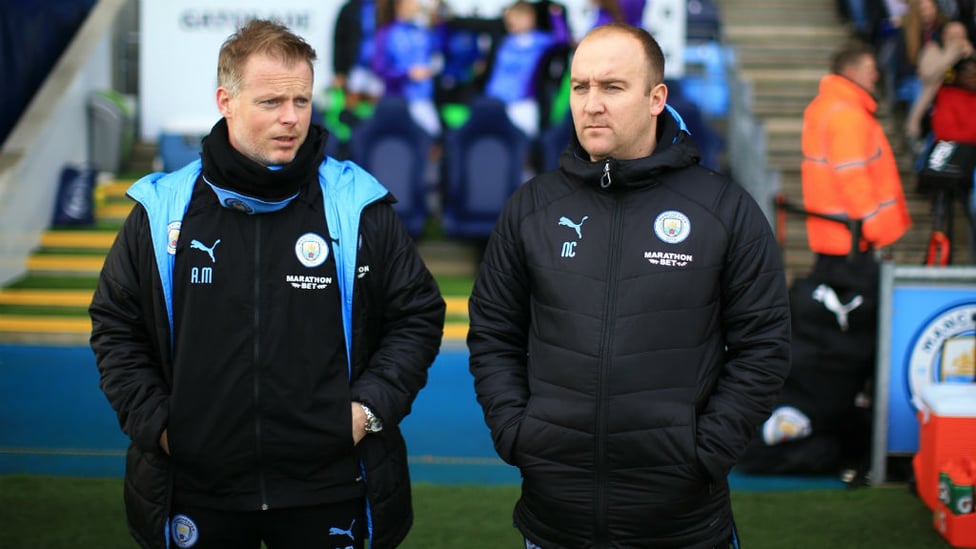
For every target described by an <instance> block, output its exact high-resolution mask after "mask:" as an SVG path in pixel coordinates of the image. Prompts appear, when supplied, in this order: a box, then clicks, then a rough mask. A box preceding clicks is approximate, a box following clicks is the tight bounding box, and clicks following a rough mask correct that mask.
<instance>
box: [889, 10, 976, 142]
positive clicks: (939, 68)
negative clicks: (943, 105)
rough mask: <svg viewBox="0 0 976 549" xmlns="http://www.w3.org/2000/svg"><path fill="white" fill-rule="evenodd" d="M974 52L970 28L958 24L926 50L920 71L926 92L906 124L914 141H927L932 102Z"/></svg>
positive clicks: (946, 28) (945, 28)
mask: <svg viewBox="0 0 976 549" xmlns="http://www.w3.org/2000/svg"><path fill="white" fill-rule="evenodd" d="M973 52H974V50H973V44H972V42H970V41H969V37H968V35H967V33H966V27H965V26H964V25H963V24H962V23H960V22H958V21H949V22H948V23H946V24H945V25H944V26H943V28H942V36H941V39H939V40H932V41H930V42H929V43H928V44H926V45H925V47H923V48H922V52H921V54H920V55H919V58H918V71H917V75H918V79H919V81H920V82H921V83H922V91H921V92H920V93H919V95H918V97H917V98H915V102H914V103H913V104H912V108H911V110H910V111H909V113H908V117H907V119H906V121H905V133H906V134H907V136H908V138H909V139H910V140H911V141H913V142H916V143H918V142H920V140H921V139H922V138H923V137H924V135H925V133H926V131H925V127H924V126H925V122H926V119H927V118H928V115H929V110H930V109H931V107H932V101H933V100H934V99H935V95H936V93H938V91H939V88H940V87H941V86H942V82H943V80H945V77H946V74H947V73H948V72H949V71H950V70H951V69H952V67H953V65H955V64H956V63H957V62H959V61H960V60H961V59H963V58H966V57H969V56H971V55H972V54H973ZM916 152H918V150H916Z"/></svg>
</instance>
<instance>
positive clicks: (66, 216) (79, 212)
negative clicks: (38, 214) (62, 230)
mask: <svg viewBox="0 0 976 549" xmlns="http://www.w3.org/2000/svg"><path fill="white" fill-rule="evenodd" d="M95 175H96V174H95V170H94V169H91V168H79V167H73V166H68V167H65V168H64V169H63V170H61V179H60V181H59V182H58V196H57V200H56V201H55V205H54V216H53V219H52V220H51V223H52V225H54V226H65V225H81V226H90V225H93V224H94V223H95Z"/></svg>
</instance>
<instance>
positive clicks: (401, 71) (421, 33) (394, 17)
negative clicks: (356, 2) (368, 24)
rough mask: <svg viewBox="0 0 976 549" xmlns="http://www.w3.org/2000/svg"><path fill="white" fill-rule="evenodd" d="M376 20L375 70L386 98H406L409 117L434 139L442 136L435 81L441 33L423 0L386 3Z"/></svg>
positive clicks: (390, 1)
mask: <svg viewBox="0 0 976 549" xmlns="http://www.w3.org/2000/svg"><path fill="white" fill-rule="evenodd" d="M380 8H381V9H380V11H379V17H378V19H377V24H378V30H377V35H376V45H375V48H376V55H375V56H374V57H373V63H372V67H373V70H374V71H375V72H376V74H377V75H379V77H380V78H381V79H382V80H383V82H384V85H385V88H386V94H387V95H393V96H400V97H405V98H406V99H407V102H408V103H409V105H410V114H411V115H412V116H413V118H414V120H415V121H416V122H417V124H418V125H419V126H420V127H421V128H423V129H424V131H426V132H427V133H428V134H430V135H431V136H432V137H439V136H440V134H441V121H440V114H439V113H438V111H437V106H436V104H435V103H434V77H435V76H436V74H437V72H438V69H439V67H437V66H435V63H436V62H437V61H438V52H439V50H440V44H439V43H438V40H437V38H438V33H437V32H435V31H434V30H433V29H432V28H431V27H430V25H431V18H430V15H431V14H429V13H428V12H427V11H426V10H425V9H424V6H423V4H421V2H420V0H383V1H382V4H381V6H380Z"/></svg>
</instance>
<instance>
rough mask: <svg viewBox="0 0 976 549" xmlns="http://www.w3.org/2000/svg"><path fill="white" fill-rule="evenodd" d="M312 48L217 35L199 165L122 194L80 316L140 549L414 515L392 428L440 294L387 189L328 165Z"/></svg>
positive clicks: (297, 535)
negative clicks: (115, 425) (215, 115)
mask: <svg viewBox="0 0 976 549" xmlns="http://www.w3.org/2000/svg"><path fill="white" fill-rule="evenodd" d="M314 60H315V50H314V49H312V47H311V46H309V45H308V44H307V43H306V42H305V41H304V40H302V39H301V37H299V36H296V35H295V34H293V33H291V32H290V31H289V30H288V29H287V28H286V27H284V26H283V25H281V24H279V23H276V22H272V21H267V20H260V19H255V20H251V21H248V22H247V23H246V25H245V26H244V27H243V28H241V29H239V30H238V31H237V32H236V33H235V34H233V35H232V36H230V37H229V38H228V39H227V41H225V42H224V45H223V46H222V47H221V49H220V55H219V60H218V68H217V84H218V87H217V93H216V100H217V107H218V109H219V110H220V113H221V115H222V116H223V117H222V118H221V119H220V121H218V122H217V123H216V124H215V125H214V127H213V129H212V130H211V132H210V134H209V135H208V136H207V137H205V138H204V140H203V151H202V154H201V159H199V160H196V161H194V162H193V163H191V164H188V165H187V166H186V167H184V168H182V169H180V170H178V171H176V172H173V173H169V174H163V173H158V174H152V175H148V176H146V177H144V178H142V179H140V180H138V181H137V182H136V183H135V184H134V185H133V186H132V187H131V188H130V189H129V196H130V197H132V198H133V199H135V201H136V205H135V207H134V208H133V209H132V212H131V213H130V215H129V217H128V218H127V219H126V221H125V224H124V226H123V227H122V229H121V231H120V232H119V235H118V237H117V239H116V240H115V243H114V244H113V245H112V248H111V250H110V251H109V253H108V256H107V257H106V260H105V265H104V267H103V268H102V271H101V274H100V276H99V282H98V286H97V288H96V290H95V295H94V298H93V300H92V303H91V306H90V308H89V312H90V314H91V318H92V332H91V345H92V349H93V350H94V352H95V358H96V362H97V365H98V369H99V372H100V373H101V388H102V390H103V391H104V392H105V395H106V397H107V398H108V401H109V402H110V403H111V405H112V407H113V408H114V409H115V411H116V413H117V414H118V419H119V422H120V424H121V427H122V429H123V431H125V433H126V435H128V436H129V438H130V439H131V443H130V445H129V449H128V458H127V461H126V465H127V466H126V481H125V502H126V507H127V509H126V510H127V514H128V522H129V530H130V532H131V533H132V535H133V537H134V538H135V539H136V541H137V542H138V544H139V545H140V546H142V547H147V548H148V547H153V548H162V547H169V546H170V544H171V542H172V544H173V545H175V546H177V547H193V546H196V547H220V548H240V547H252V548H256V547H258V546H259V545H261V544H262V542H264V543H263V544H264V546H266V547H335V546H336V542H337V541H341V542H342V543H341V544H340V546H342V547H354V548H356V549H362V548H363V547H364V546H365V544H366V541H365V540H366V539H367V538H368V539H369V540H370V542H369V546H370V547H375V548H381V547H385V548H390V547H396V546H397V545H398V544H399V543H400V542H401V541H402V540H403V538H404V537H405V536H406V534H407V532H408V530H409V529H410V524H411V520H412V512H411V507H410V505H411V504H410V486H409V482H410V479H409V475H408V474H407V455H406V447H405V445H404V441H403V439H402V437H401V435H400V431H399V429H398V428H397V425H398V424H399V423H400V421H401V420H402V419H403V418H404V416H406V415H407V414H408V413H409V411H410V407H411V404H412V402H413V400H414V398H415V397H416V395H417V392H418V391H419V390H420V389H421V388H422V387H423V386H424V384H425V383H426V380H427V369H428V368H429V367H430V365H431V363H432V362H433V360H434V358H435V356H436V355H437V352H438V349H439V347H440V342H441V335H442V330H443V322H444V300H443V299H442V298H441V296H440V293H439V290H438V288H437V283H436V282H435V281H434V279H433V277H432V276H431V275H430V272H428V270H427V268H426V267H425V266H424V262H423V261H422V259H421V257H420V255H419V254H418V253H417V250H416V248H415V246H414V244H413V241H412V239H411V238H410V236H409V235H408V234H407V232H406V230H405V229H404V227H403V225H402V224H401V221H400V219H399V217H398V216H397V214H396V212H395V211H394V210H393V208H392V206H391V199H390V196H389V193H388V191H387V190H386V189H385V188H383V187H382V186H381V185H380V184H379V183H378V182H377V181H376V179H375V178H373V177H372V176H371V175H370V174H368V173H366V172H365V171H363V170H362V169H360V168H359V167H357V166H356V165H354V164H351V163H348V162H339V161H336V160H334V159H331V158H327V157H326V155H325V140H326V138H327V137H328V136H327V135H326V133H325V131H324V130H323V129H322V128H321V126H319V125H316V124H312V123H311V110H312V93H313V89H314V88H313V72H312V71H313V62H314ZM357 273H358V275H357ZM367 308H368V310H367ZM353 334H355V336H353ZM366 479H368V481H367V480H366ZM337 532H338V533H337ZM167 536H170V537H171V538H172V539H171V540H169V539H167ZM338 538H342V539H341V540H339V539H338Z"/></svg>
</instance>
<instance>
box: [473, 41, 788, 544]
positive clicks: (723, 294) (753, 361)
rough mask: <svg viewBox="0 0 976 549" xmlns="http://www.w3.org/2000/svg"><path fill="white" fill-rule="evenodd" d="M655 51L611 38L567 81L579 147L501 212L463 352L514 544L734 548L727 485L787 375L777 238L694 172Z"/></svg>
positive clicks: (729, 190) (726, 184)
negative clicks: (513, 474) (509, 501)
mask: <svg viewBox="0 0 976 549" xmlns="http://www.w3.org/2000/svg"><path fill="white" fill-rule="evenodd" d="M663 74H664V57H663V55H662V53H661V49H660V47H659V46H658V44H657V43H656V42H655V41H654V39H653V38H652V37H651V36H650V35H649V34H648V33H647V32H646V31H644V30H642V29H638V28H634V27H629V26H626V25H619V24H611V25H606V26H603V27H598V28H596V29H595V30H593V31H591V32H590V33H589V34H588V35H587V36H586V37H585V38H584V39H583V40H582V41H581V42H580V44H579V46H578V48H577V51H576V53H575V56H574V59H573V63H572V69H571V78H572V83H571V90H572V91H571V98H570V106H571V109H572V114H573V120H574V125H575V130H576V131H575V138H574V139H573V140H572V142H571V144H570V146H569V148H568V149H567V151H566V152H564V153H563V155H562V158H561V159H560V167H559V169H557V170H554V171H552V172H549V173H545V174H542V175H540V176H538V177H537V178H535V179H534V180H532V181H530V182H529V183H527V184H526V185H525V186H523V187H522V188H521V189H519V190H518V191H517V192H516V193H515V194H514V195H513V196H512V198H511V199H510V200H509V203H508V204H507V205H506V207H505V209H504V211H503V212H502V214H501V216H500V217H499V220H498V223H497V225H496V227H495V230H494V233H493V234H492V236H491V239H490V242H489V244H488V247H487V249H486V252H485V258H484V262H483V264H482V266H481V270H480V272H479V274H478V278H477V281H476V283H475V287H474V290H473V293H472V296H471V302H470V316H471V329H470V332H469V335H468V346H469V348H470V351H471V358H470V360H471V362H470V368H471V373H472V374H473V376H474V380H475V388H476V392H477V395H478V401H479V402H480V404H481V406H482V408H483V409H484V413H485V421H486V422H487V424H488V426H489V427H490V429H491V434H492V438H493V440H494V443H495V449H496V450H497V452H498V454H499V455H500V456H501V457H502V459H504V460H505V461H506V462H508V463H510V464H513V465H515V466H517V467H519V469H520V471H521V474H522V479H523V482H522V497H521V499H520V500H519V501H518V503H517V504H516V506H515V512H514V518H515V523H516V525H517V527H518V528H519V530H520V531H521V532H522V534H524V536H525V538H526V547H542V548H543V549H554V548H577V547H579V548H582V547H631V548H647V547H653V548H681V549H705V548H712V547H725V546H727V545H729V544H735V543H738V538H737V535H736V534H735V528H734V525H733V521H732V509H731V504H730V498H729V487H728V482H727V475H728V473H729V471H730V470H731V469H732V467H733V465H734V464H735V462H736V459H737V457H738V456H739V454H740V453H741V452H742V450H743V449H744V448H745V447H746V445H747V444H748V442H749V441H750V438H751V437H752V434H753V433H754V432H755V431H756V428H757V427H758V426H759V425H760V424H761V423H762V422H763V420H764V419H765V418H766V417H767V416H768V414H769V412H770V408H771V406H772V404H773V403H774V402H775V400H776V397H777V395H778V393H779V391H780V389H781V387H782V384H783V380H784V378H785V377H786V375H787V373H788V370H789V359H790V356H789V343H790V342H789V337H790V319H789V304H788V298H787V289H786V280H785V277H784V273H783V267H782V261H781V258H780V255H779V250H778V248H777V245H776V241H775V239H774V237H773V234H772V232H771V230H770V227H769V224H768V222H767V221H766V218H765V217H764V216H763V214H762V212H761V210H760V208H759V207H758V206H757V204H756V203H755V201H754V200H753V199H752V198H751V197H750V196H749V195H748V194H747V193H746V192H745V191H744V190H743V189H742V188H741V187H739V186H738V185H736V184H735V183H733V182H731V181H730V180H729V179H727V178H725V177H723V176H721V175H719V174H717V173H715V172H713V171H711V170H709V169H706V168H704V167H702V166H700V165H699V164H698V160H699V155H698V151H697V149H696V147H695V146H694V144H693V143H692V140H691V137H690V136H689V135H688V133H687V132H686V131H685V130H684V127H683V123H682V121H681V118H680V116H678V114H677V113H675V112H674V111H673V110H671V109H670V108H669V107H667V106H666V100H667V89H666V87H665V86H664V84H662V79H663Z"/></svg>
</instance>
